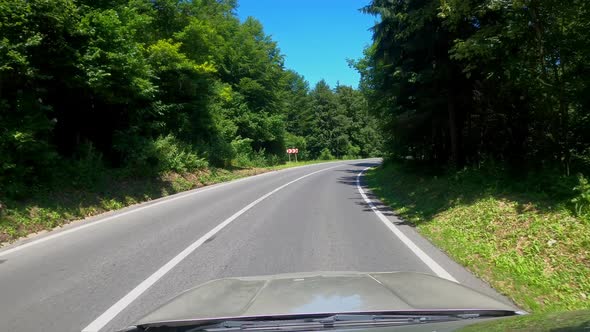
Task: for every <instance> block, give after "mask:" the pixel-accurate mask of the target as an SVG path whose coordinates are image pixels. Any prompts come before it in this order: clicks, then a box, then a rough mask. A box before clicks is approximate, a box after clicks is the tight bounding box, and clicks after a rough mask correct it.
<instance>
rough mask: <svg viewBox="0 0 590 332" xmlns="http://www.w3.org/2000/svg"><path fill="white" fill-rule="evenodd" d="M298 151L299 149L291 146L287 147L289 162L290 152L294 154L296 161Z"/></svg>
mask: <svg viewBox="0 0 590 332" xmlns="http://www.w3.org/2000/svg"><path fill="white" fill-rule="evenodd" d="M298 153H299V149H296V148H292V149H287V154H288V155H289V162H291V154H294V155H295V162H297V154H298Z"/></svg>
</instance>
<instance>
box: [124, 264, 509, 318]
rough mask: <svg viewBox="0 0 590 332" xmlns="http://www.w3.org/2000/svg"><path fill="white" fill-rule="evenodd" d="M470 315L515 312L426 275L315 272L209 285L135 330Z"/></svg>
mask: <svg viewBox="0 0 590 332" xmlns="http://www.w3.org/2000/svg"><path fill="white" fill-rule="evenodd" d="M471 309H480V310H507V311H517V310H518V309H517V308H515V307H512V306H510V305H507V304H505V303H502V302H500V301H498V300H495V299H493V298H490V297H488V296H487V295H483V294H481V293H479V292H477V291H475V290H472V289H470V288H467V287H465V286H462V285H460V284H458V283H455V282H452V281H448V280H445V279H441V278H438V277H435V276H431V275H427V274H421V273H412V272H389V273H357V272H316V273H296V274H281V275H274V276H260V277H246V278H226V279H218V280H213V281H210V282H207V283H205V284H202V285H200V286H197V287H195V288H193V289H190V290H188V291H186V292H184V293H182V294H180V295H179V296H177V297H175V298H174V299H172V300H171V301H170V302H168V303H166V304H164V305H163V306H161V307H160V308H159V309H157V310H155V311H153V312H152V313H150V314H148V315H147V316H145V317H144V318H142V319H141V320H140V321H139V322H138V323H137V324H136V325H152V324H154V323H158V322H175V321H187V320H192V321H194V320H210V319H213V318H224V317H227V318H235V317H257V316H284V315H298V314H311V313H313V314H319V313H327V314H330V313H354V312H381V311H419V310H471ZM154 325H157V324H154Z"/></svg>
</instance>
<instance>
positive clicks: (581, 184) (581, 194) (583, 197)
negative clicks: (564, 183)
mask: <svg viewBox="0 0 590 332" xmlns="http://www.w3.org/2000/svg"><path fill="white" fill-rule="evenodd" d="M574 191H575V192H576V197H574V198H573V199H572V203H574V204H575V212H576V215H578V216H579V217H581V218H584V219H585V220H586V221H587V222H588V221H590V183H588V179H586V178H585V177H584V176H583V175H581V174H580V175H579V176H578V185H577V186H575V187H574Z"/></svg>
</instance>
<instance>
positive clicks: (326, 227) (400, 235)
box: [0, 159, 508, 332]
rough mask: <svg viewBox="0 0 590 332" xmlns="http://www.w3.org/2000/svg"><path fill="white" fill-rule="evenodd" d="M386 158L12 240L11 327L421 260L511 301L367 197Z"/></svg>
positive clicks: (117, 315)
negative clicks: (255, 282)
mask: <svg viewBox="0 0 590 332" xmlns="http://www.w3.org/2000/svg"><path fill="white" fill-rule="evenodd" d="M378 163H379V160H378V159H367V160H358V161H341V162H335V163H325V164H318V165H312V166H305V167H298V168H292V169H286V170H282V171H277V172H271V173H266V174H263V175H259V176H255V177H250V178H246V179H242V180H238V181H233V182H229V183H225V184H220V185H214V186H210V187H206V188H201V189H197V190H193V191H189V192H185V193H181V194H177V195H174V196H170V197H167V198H163V199H160V200H155V201H152V202H149V203H145V204H140V205H136V206H133V207H130V208H126V209H122V210H119V211H116V212H113V213H108V214H104V215H101V216H98V217H96V218H91V219H89V220H85V221H83V222H75V223H72V224H70V225H68V226H66V227H64V228H62V229H59V230H55V231H53V232H49V233H47V234H43V235H41V236H37V237H34V238H32V239H28V240H26V241H20V242H18V243H15V244H13V245H11V246H9V247H4V248H2V249H0V330H2V331H13V332H18V331H26V332H30V331H59V332H63V331H82V330H84V331H115V330H117V329H120V328H123V327H125V326H127V325H129V324H131V323H133V322H134V321H135V320H137V319H139V318H140V317H142V316H143V315H144V314H146V313H148V312H149V311H151V310H152V309H154V308H156V307H158V306H159V305H161V304H163V303H164V302H166V301H167V300H168V299H170V298H171V297H173V296H174V295H176V294H178V293H180V292H182V291H183V290H186V289H188V288H190V287H193V286H196V285H198V284H200V283H203V282H206V281H209V280H212V279H216V278H223V277H232V276H253V275H265V274H277V273H289V272H310V271H417V272H424V273H429V274H434V275H439V276H442V277H446V278H447V279H452V280H456V281H457V282H460V283H462V284H465V285H467V286H470V287H472V288H475V289H477V290H479V291H481V292H483V293H486V294H488V295H491V296H493V297H496V298H498V299H500V300H503V301H505V302H506V301H508V300H507V299H505V298H503V297H502V296H500V295H499V294H497V293H496V292H495V291H494V290H493V289H491V288H490V287H489V286H487V285H486V284H485V283H483V282H482V281H480V280H479V279H477V278H476V277H474V276H473V275H472V274H470V273H469V272H468V271H467V270H465V269H464V268H462V267H461V266H460V265H458V264H456V263H455V262H453V261H452V260H451V259H450V258H448V257H447V256H446V255H445V254H444V253H442V252H441V251H440V250H438V249H437V248H435V247H434V246H433V245H431V244H430V243H429V242H428V241H427V240H425V239H424V238H422V237H421V236H419V235H418V234H417V233H416V231H415V230H414V229H413V228H412V227H411V226H408V225H405V224H404V223H403V222H401V221H400V220H398V219H397V218H396V217H395V216H393V214H391V213H390V211H388V210H387V209H386V208H385V207H383V206H382V205H380V204H379V203H378V202H376V201H373V199H372V198H371V196H370V194H368V193H367V195H368V196H369V197H368V198H365V197H363V195H364V194H361V192H362V191H363V189H362V188H364V187H363V180H362V176H359V173H360V172H361V171H363V170H364V169H366V168H368V167H370V166H375V165H377V164H378ZM359 184H360V186H359Z"/></svg>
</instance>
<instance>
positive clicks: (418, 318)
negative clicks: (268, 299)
mask: <svg viewBox="0 0 590 332" xmlns="http://www.w3.org/2000/svg"><path fill="white" fill-rule="evenodd" d="M465 318H475V317H460V316H452V315H367V314H337V315H332V316H328V317H322V318H313V319H293V320H273V321H252V320H229V321H224V322H221V323H217V324H212V325H207V326H199V327H196V328H194V329H190V330H188V331H187V332H196V331H209V332H228V331H277V330H280V331H297V330H301V329H305V330H308V329H327V328H334V327H359V326H369V325H370V326H391V325H411V324H425V323H435V322H448V321H455V320H462V319H465Z"/></svg>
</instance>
